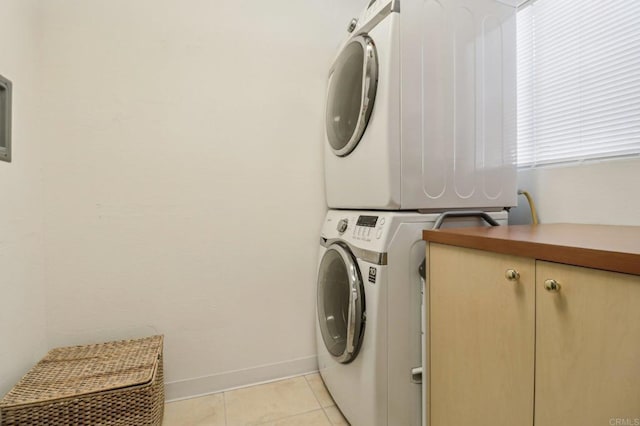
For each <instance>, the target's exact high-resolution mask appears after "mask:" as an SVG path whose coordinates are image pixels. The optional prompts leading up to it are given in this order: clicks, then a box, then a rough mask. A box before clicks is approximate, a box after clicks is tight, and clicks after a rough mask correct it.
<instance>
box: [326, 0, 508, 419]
mask: <svg viewBox="0 0 640 426" xmlns="http://www.w3.org/2000/svg"><path fill="white" fill-rule="evenodd" d="M349 33H350V34H349V36H348V37H347V39H346V40H345V41H344V43H343V44H342V46H341V48H340V50H339V53H338V55H337V56H336V58H335V60H334V62H333V64H332V66H331V69H330V72H329V80H328V90H327V101H326V102H327V105H326V120H325V131H326V143H325V156H324V163H325V183H326V198H327V203H328V206H329V209H330V210H329V211H328V213H327V216H326V218H325V221H324V223H323V226H322V235H321V238H320V254H319V262H318V279H317V322H316V334H317V355H318V364H319V371H320V374H321V376H322V379H323V380H324V382H325V385H326V387H327V389H328V390H329V392H330V393H331V395H332V397H333V398H334V400H335V402H336V404H337V406H338V408H339V409H340V410H341V411H342V413H343V414H344V416H345V417H346V418H347V420H348V421H349V422H350V423H351V424H352V425H353V426H378V425H387V426H405V425H411V426H413V425H423V424H426V423H425V422H424V421H423V419H424V418H426V416H425V410H426V404H425V403H424V402H423V400H424V399H425V398H424V394H425V390H426V389H425V390H423V387H422V385H421V383H422V382H423V380H422V365H423V363H424V362H425V358H426V355H425V354H424V352H425V351H424V350H423V347H424V329H425V326H424V324H425V311H424V307H423V305H422V300H423V292H424V271H420V266H421V265H422V267H424V251H425V244H424V242H423V241H422V230H423V229H429V228H433V227H440V226H479V225H483V224H490V225H498V224H506V222H507V210H508V209H509V208H510V207H512V206H515V205H516V197H517V190H516V168H515V161H516V147H515V138H516V122H515V102H516V99H515V93H516V62H515V60H516V57H515V7H514V6H513V5H510V4H508V2H507V0H402V1H401V2H400V1H399V0H370V1H369V0H368V1H367V5H366V8H365V10H364V11H363V12H362V14H361V15H360V17H359V18H358V19H355V18H354V19H353V20H352V21H351V24H350V25H349ZM425 374H428V372H427V371H426V370H425Z"/></svg>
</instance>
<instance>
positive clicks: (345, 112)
mask: <svg viewBox="0 0 640 426" xmlns="http://www.w3.org/2000/svg"><path fill="white" fill-rule="evenodd" d="M515 10H516V9H515V8H514V7H513V6H509V5H506V4H503V3H501V2H499V1H496V0H439V1H435V0H402V2H400V1H399V0H372V1H369V2H368V6H367V8H366V9H365V11H364V12H363V13H362V15H361V16H360V18H359V19H358V20H355V19H354V20H353V21H352V25H351V26H350V30H352V32H351V34H350V35H349V37H348V38H347V39H346V41H345V42H344V43H343V45H342V47H341V49H340V50H339V53H338V55H337V57H336V59H335V60H334V62H333V64H332V65H331V67H330V71H329V78H328V89H327V98H326V111H325V139H326V143H325V144H324V145H325V150H324V151H325V152H324V160H325V183H326V196H327V203H328V206H329V207H330V208H345V209H381V210H432V211H443V210H450V209H456V208H462V209H471V208H473V209H482V210H489V209H493V210H501V209H502V208H504V207H511V206H515V205H516V198H517V190H516V166H515V161H516V145H515V144H516V121H515V118H516V117H515V114H514V113H513V111H515V109H516V103H515V102H516V50H515V40H516V37H515V34H516V33H515V29H516V26H515Z"/></svg>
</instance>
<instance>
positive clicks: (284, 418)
mask: <svg viewBox="0 0 640 426" xmlns="http://www.w3.org/2000/svg"><path fill="white" fill-rule="evenodd" d="M245 425H263V426H331V425H349V423H348V422H347V421H346V420H345V419H344V417H342V414H341V413H340V411H339V410H338V408H337V407H336V405H335V403H334V402H333V399H331V396H330V395H329V392H327V389H326V388H325V387H324V383H323V382H322V379H321V378H320V375H319V374H318V373H314V374H308V375H306V376H299V377H294V378H292V379H286V380H280V381H277V382H272V383H267V384H264V385H256V386H251V387H247V388H242V389H236V390H231V391H227V392H221V393H216V394H212V395H207V396H203V397H200V398H193V399H187V400H183V401H176V402H170V403H168V404H166V405H165V413H164V422H163V426H245Z"/></svg>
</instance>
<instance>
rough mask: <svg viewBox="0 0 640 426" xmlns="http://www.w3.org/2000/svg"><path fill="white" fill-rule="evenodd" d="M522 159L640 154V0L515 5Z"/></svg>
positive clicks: (526, 162)
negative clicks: (638, 0) (639, 0)
mask: <svg viewBox="0 0 640 426" xmlns="http://www.w3.org/2000/svg"><path fill="white" fill-rule="evenodd" d="M517 23H518V165H519V166H537V165H543V164H551V163H560V162H569V161H583V160H589V159H596V158H613V157H622V156H630V155H638V154H640V2H630V1H625V0H581V1H566V0H564V1H563V0H537V1H531V2H530V3H528V4H526V5H525V6H522V7H521V8H520V10H519V11H518V17H517Z"/></svg>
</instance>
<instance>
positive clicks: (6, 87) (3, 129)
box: [0, 75, 11, 162]
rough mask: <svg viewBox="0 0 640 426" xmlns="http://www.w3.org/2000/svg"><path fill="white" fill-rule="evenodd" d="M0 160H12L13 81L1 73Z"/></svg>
mask: <svg viewBox="0 0 640 426" xmlns="http://www.w3.org/2000/svg"><path fill="white" fill-rule="evenodd" d="M0 160H2V161H7V162H11V82H10V81H9V80H7V79H6V78H4V77H3V76H1V75H0Z"/></svg>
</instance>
